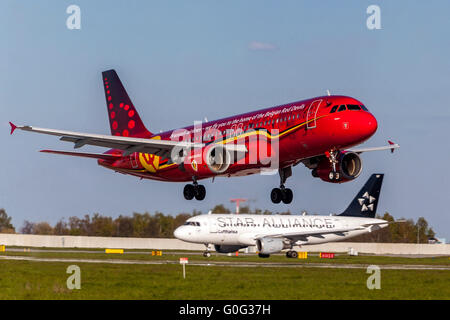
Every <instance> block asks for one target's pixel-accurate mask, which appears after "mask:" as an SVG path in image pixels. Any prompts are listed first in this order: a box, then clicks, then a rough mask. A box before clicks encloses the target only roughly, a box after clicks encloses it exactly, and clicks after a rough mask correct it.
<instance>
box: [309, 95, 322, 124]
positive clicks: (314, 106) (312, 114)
mask: <svg viewBox="0 0 450 320" xmlns="http://www.w3.org/2000/svg"><path fill="white" fill-rule="evenodd" d="M321 102H322V99H320V100H315V101H313V102H311V105H310V106H309V108H308V112H307V114H306V121H307V124H306V129H314V128H315V127H316V126H317V123H316V122H317V121H316V116H317V111H319V107H320V104H321ZM311 120H312V121H311Z"/></svg>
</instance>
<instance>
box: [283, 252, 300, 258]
mask: <svg viewBox="0 0 450 320" xmlns="http://www.w3.org/2000/svg"><path fill="white" fill-rule="evenodd" d="M297 257H298V253H297V251H294V250H289V251H288V252H286V258H295V259H296V258H297Z"/></svg>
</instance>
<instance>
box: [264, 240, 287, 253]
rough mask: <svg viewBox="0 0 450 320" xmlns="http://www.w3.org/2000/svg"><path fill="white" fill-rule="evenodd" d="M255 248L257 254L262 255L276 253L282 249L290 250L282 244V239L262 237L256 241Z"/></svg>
mask: <svg viewBox="0 0 450 320" xmlns="http://www.w3.org/2000/svg"><path fill="white" fill-rule="evenodd" d="M256 247H257V248H258V251H259V253H262V254H271V253H276V252H280V251H281V250H283V249H287V248H290V246H289V245H287V244H285V243H284V241H283V239H280V238H271V237H264V238H261V239H258V240H256Z"/></svg>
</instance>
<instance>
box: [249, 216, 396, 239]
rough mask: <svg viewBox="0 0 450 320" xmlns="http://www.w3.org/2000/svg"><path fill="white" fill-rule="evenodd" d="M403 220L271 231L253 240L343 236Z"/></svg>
mask: <svg viewBox="0 0 450 320" xmlns="http://www.w3.org/2000/svg"><path fill="white" fill-rule="evenodd" d="M402 222H405V220H397V221H381V222H370V223H365V224H363V225H361V226H357V227H353V228H343V229H333V230H323V231H321V230H318V231H300V232H291V233H273V234H269V233H268V234H259V235H256V236H255V238H254V239H255V240H257V239H261V238H264V237H270V238H284V239H288V240H290V241H292V242H296V241H299V240H302V241H306V240H307V238H308V237H316V238H323V236H324V235H326V234H336V235H342V236H344V235H345V233H346V232H350V231H355V230H365V229H367V230H369V232H371V231H373V230H377V229H379V228H380V227H381V226H387V225H389V224H392V223H402Z"/></svg>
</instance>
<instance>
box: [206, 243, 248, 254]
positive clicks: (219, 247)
mask: <svg viewBox="0 0 450 320" xmlns="http://www.w3.org/2000/svg"><path fill="white" fill-rule="evenodd" d="M242 248H246V247H245V246H224V245H218V244H215V245H214V249H216V251H217V252H219V253H230V252H236V251H238V250H239V249H242Z"/></svg>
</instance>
